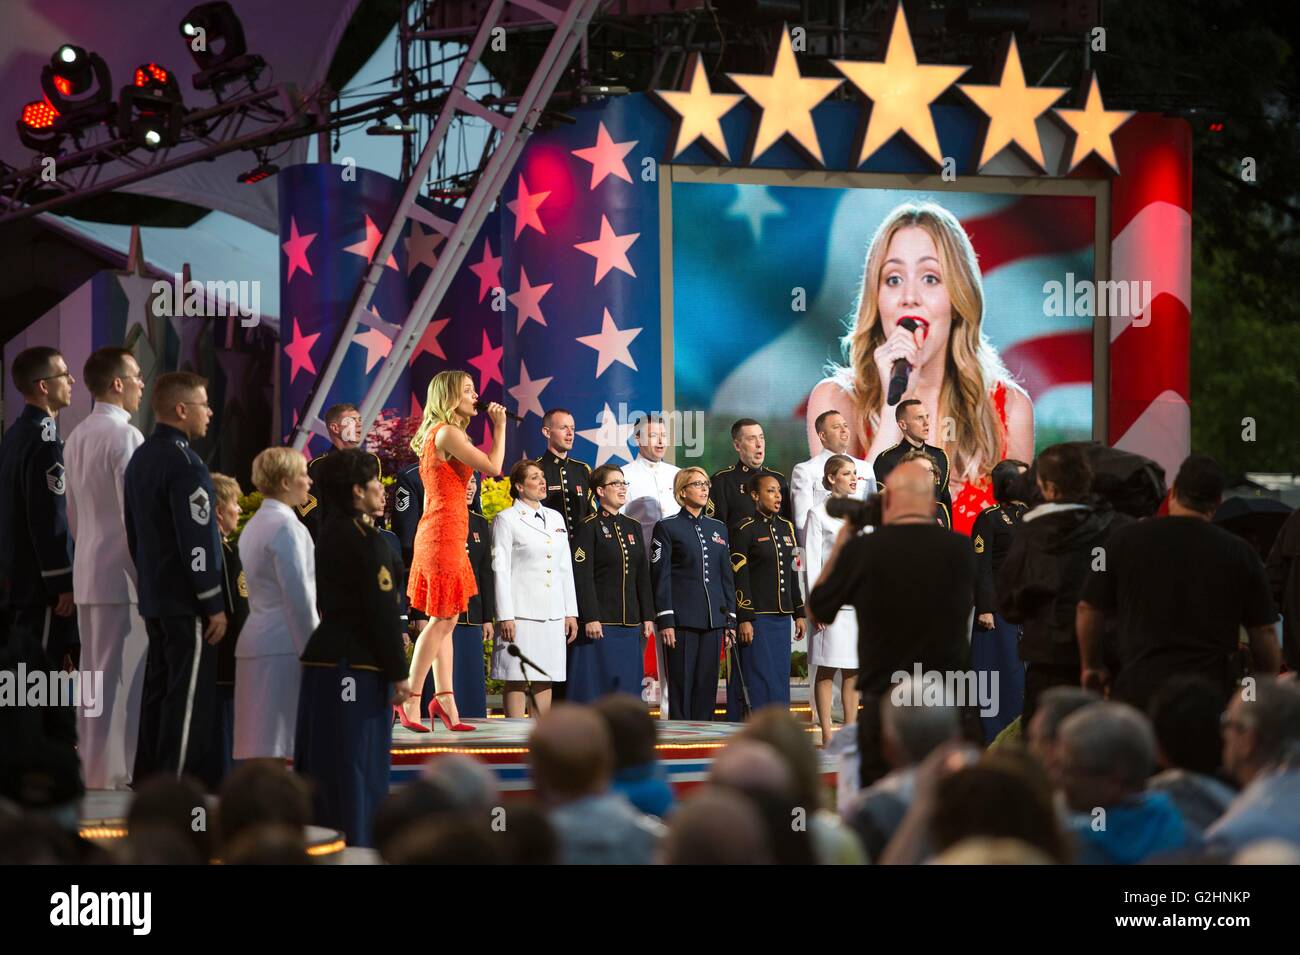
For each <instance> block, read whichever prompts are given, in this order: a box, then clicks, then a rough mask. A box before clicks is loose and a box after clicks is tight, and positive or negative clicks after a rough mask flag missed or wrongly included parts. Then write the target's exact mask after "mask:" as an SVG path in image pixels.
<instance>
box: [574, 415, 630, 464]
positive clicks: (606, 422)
mask: <svg viewBox="0 0 1300 955" xmlns="http://www.w3.org/2000/svg"><path fill="white" fill-rule="evenodd" d="M635 433H636V425H634V424H626V423H623V422H621V421H619V420H618V417H617V416H616V415H615V414H614V411H613V409H612V408H610V406H609V402H606V403H605V410H604V411H602V412H601V413H600V426H599V427H597V428H590V429H588V430H586V431H579V432H578V437H580V438H582V439H583V440H584V441H590V442H591V443H592V444H594V445H595V446H596V467H600V466H601V465H602V464H604V463H605V462H606V461H608V460H609V459H610V458H618V459H619V460H621V461H629V462H630V461H631V460H632V455H630V454H628V451H627V443H628V442H629V441H630V440H632V435H633V434H635Z"/></svg>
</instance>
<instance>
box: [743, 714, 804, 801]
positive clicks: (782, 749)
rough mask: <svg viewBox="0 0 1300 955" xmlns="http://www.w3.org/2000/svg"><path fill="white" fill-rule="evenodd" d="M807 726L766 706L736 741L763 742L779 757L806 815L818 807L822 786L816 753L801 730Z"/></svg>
mask: <svg viewBox="0 0 1300 955" xmlns="http://www.w3.org/2000/svg"><path fill="white" fill-rule="evenodd" d="M806 726H807V724H806V723H805V724H800V723H799V722H797V721H796V720H795V719H794V718H793V717H792V716H791V715H790V714H789V712H788V711H786V710H783V709H780V708H779V707H774V706H769V707H764V708H763V709H761V710H759V711H758V712H756V713H755V714H754V716H753V719H751V720H750V722H749V723H748V724H747V725H746V726H745V728H744V730H742V731H741V732H740V734H739V736H738V737H737V738H738V739H748V740H756V741H758V742H760V743H766V744H767V745H768V746H770V747H772V750H773V751H774V752H775V753H776V754H777V755H778V756H779V757H781V761H782V762H783V763H785V766H786V769H788V770H789V771H790V778H791V782H792V784H793V786H794V796H795V800H796V801H797V802H798V803H799V805H801V806H803V807H804V808H806V809H807V810H808V812H813V811H815V810H817V809H820V808H821V807H822V804H823V803H824V801H825V792H824V789H825V786H824V784H823V782H822V776H821V766H820V764H819V762H818V759H817V750H816V749H815V748H814V747H813V744H812V740H811V739H810V738H809V735H808V733H807V732H806V731H805V727H806Z"/></svg>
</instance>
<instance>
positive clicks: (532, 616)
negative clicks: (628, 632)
mask: <svg viewBox="0 0 1300 955" xmlns="http://www.w3.org/2000/svg"><path fill="white" fill-rule="evenodd" d="M492 571H493V573H495V574H496V583H495V585H494V587H495V595H496V602H497V619H498V620H558V619H561V618H563V617H576V616H577V615H578V594H577V591H576V590H575V589H574V585H573V562H572V560H571V559H570V557H569V532H568V531H567V530H566V529H565V527H564V518H563V517H562V516H561V515H560V512H559V511H553V510H551V509H550V508H549V507H542V506H538V507H537V508H532V507H529V506H528V505H527V504H525V503H523V502H522V501H515V502H514V504H513V505H512V506H511V507H508V508H506V509H505V510H504V511H502V512H501V513H499V514H498V515H497V516H496V517H495V518H493V520H492ZM241 639H242V638H241Z"/></svg>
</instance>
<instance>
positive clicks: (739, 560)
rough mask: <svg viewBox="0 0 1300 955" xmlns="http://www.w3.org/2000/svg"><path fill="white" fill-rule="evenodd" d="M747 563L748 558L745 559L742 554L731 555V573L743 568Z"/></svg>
mask: <svg viewBox="0 0 1300 955" xmlns="http://www.w3.org/2000/svg"><path fill="white" fill-rule="evenodd" d="M748 563H749V558H748V557H746V556H745V555H744V554H732V555H731V569H732V571H733V572H734V571H737V570H740V568H742V567H744V566H745V565H746V564H748Z"/></svg>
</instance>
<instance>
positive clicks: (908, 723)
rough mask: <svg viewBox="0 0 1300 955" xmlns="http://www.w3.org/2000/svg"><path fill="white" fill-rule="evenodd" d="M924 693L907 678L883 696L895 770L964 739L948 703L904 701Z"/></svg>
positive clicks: (886, 739) (883, 731) (883, 739)
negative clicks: (930, 703)
mask: <svg viewBox="0 0 1300 955" xmlns="http://www.w3.org/2000/svg"><path fill="white" fill-rule="evenodd" d="M890 479H891V480H892V479H893V475H890ZM922 693H923V689H922V687H921V686H920V685H919V684H918V683H917V681H916V680H914V679H913V678H912V677H911V676H905V677H903V679H902V680H901V681H899V682H898V683H896V684H895V685H894V687H893V688H892V689H891V690H890V692H889V693H888V694H886V695H885V696H883V697H881V700H880V745H881V750H882V751H883V753H884V756H885V759H886V760H888V762H889V764H890V765H891V766H893V767H894V768H895V769H901V768H903V767H905V766H915V765H918V764H919V763H920V762H921V760H923V759H925V757H927V756H929V755H930V753H932V752H933V751H934V750H935V749H937V748H938V747H939V746H940V745H941V744H943V743H946V742H949V741H950V740H954V739H958V738H960V736H961V714H960V712H959V711H958V709H957V707H955V706H952V705H950V704H949V703H948V702H945V704H944V705H941V706H932V705H931V706H927V705H922V704H920V703H919V702H918V703H915V704H908V703H906V702H905V701H908V700H916V701H919V700H920V699H921V698H922ZM896 701H897V702H896Z"/></svg>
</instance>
